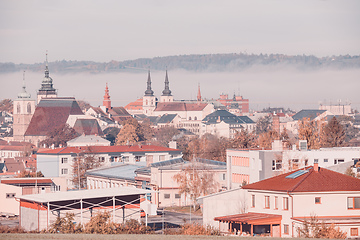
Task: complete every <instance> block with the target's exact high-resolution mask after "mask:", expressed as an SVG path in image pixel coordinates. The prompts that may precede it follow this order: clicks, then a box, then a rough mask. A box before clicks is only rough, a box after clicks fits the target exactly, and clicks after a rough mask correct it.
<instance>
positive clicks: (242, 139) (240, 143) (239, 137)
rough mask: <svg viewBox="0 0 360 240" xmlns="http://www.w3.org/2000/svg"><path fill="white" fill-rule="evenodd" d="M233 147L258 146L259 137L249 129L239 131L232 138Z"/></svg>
mask: <svg viewBox="0 0 360 240" xmlns="http://www.w3.org/2000/svg"><path fill="white" fill-rule="evenodd" d="M232 147H234V148H255V147H257V139H256V136H255V134H254V133H251V132H249V131H248V130H247V129H242V130H241V131H237V132H236V133H235V136H234V138H233V140H232Z"/></svg>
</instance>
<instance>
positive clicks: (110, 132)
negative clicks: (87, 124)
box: [103, 127, 120, 144]
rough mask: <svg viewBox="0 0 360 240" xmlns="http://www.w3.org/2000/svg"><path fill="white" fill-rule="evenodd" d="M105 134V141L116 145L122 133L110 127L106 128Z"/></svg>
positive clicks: (118, 129)
mask: <svg viewBox="0 0 360 240" xmlns="http://www.w3.org/2000/svg"><path fill="white" fill-rule="evenodd" d="M103 132H104V134H105V139H106V140H108V141H110V142H111V144H115V141H116V137H117V135H118V134H119V132H120V128H117V127H109V128H106V129H105V130H104V131H103Z"/></svg>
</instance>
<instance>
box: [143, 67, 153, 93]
mask: <svg viewBox="0 0 360 240" xmlns="http://www.w3.org/2000/svg"><path fill="white" fill-rule="evenodd" d="M145 96H154V91H153V90H152V89H151V77H150V69H149V72H148V80H147V89H146V91H145Z"/></svg>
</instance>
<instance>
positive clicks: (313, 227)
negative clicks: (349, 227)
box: [297, 216, 346, 239]
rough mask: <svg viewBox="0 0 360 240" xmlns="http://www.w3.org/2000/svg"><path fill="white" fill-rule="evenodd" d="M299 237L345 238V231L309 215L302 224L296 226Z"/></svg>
mask: <svg viewBox="0 0 360 240" xmlns="http://www.w3.org/2000/svg"><path fill="white" fill-rule="evenodd" d="M297 231H298V234H299V237H300V238H330V239H345V238H346V232H342V231H341V230H340V228H339V227H335V225H334V224H333V223H332V224H326V223H324V222H320V221H319V219H318V218H317V217H316V216H311V217H310V219H309V220H305V221H304V223H303V226H302V227H300V228H298V230H297Z"/></svg>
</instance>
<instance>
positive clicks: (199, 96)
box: [197, 83, 201, 102]
mask: <svg viewBox="0 0 360 240" xmlns="http://www.w3.org/2000/svg"><path fill="white" fill-rule="evenodd" d="M197 101H198V102H201V92H200V83H199V84H198V94H197Z"/></svg>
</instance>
